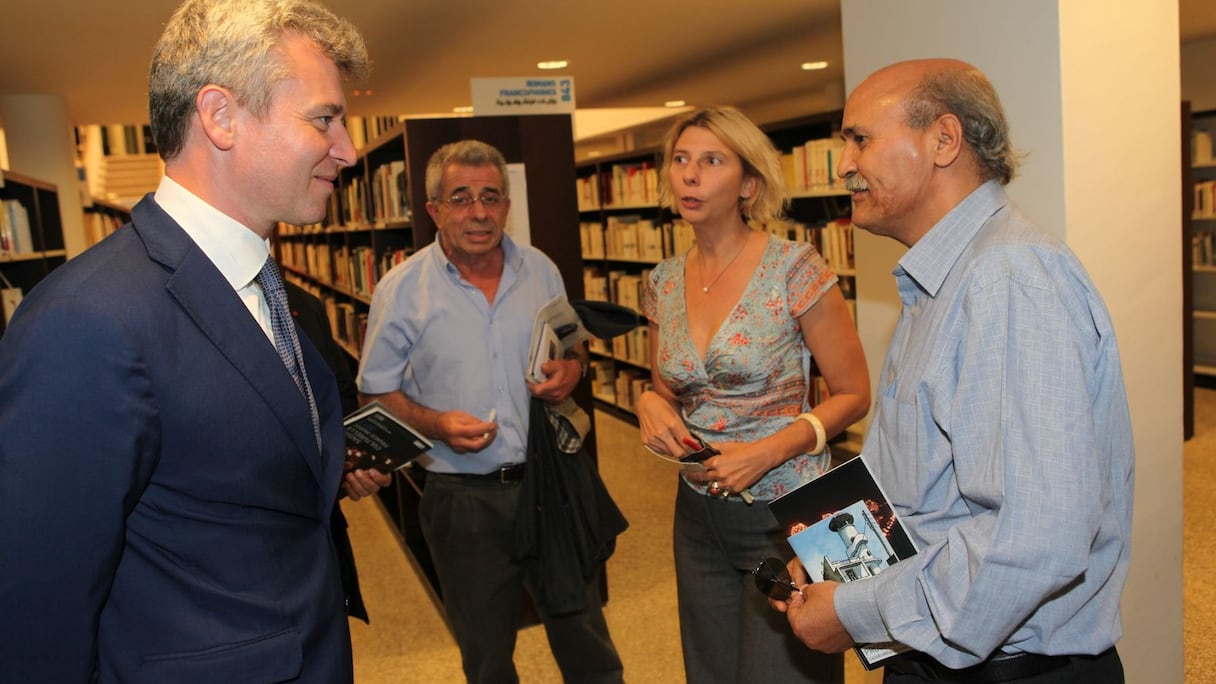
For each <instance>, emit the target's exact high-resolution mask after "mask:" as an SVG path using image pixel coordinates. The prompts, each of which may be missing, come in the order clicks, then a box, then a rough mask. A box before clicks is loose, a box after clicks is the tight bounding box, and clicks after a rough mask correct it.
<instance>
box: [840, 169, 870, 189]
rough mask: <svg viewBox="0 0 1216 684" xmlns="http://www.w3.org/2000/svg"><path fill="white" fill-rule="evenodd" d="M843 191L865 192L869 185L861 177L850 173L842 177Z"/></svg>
mask: <svg viewBox="0 0 1216 684" xmlns="http://www.w3.org/2000/svg"><path fill="white" fill-rule="evenodd" d="M844 189H845V190H848V191H849V192H865V191H866V190H869V189H870V184H869V183H867V182H866V181H865V179H864V178H862V177H861V176H858V175H857V174H855V173H850V174H849V175H847V176H845V177H844Z"/></svg>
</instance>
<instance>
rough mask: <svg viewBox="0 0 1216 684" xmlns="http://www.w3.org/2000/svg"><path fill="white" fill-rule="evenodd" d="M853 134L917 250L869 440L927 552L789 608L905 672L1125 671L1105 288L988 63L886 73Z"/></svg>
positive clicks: (860, 178) (1129, 456)
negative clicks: (1030, 184)
mask: <svg viewBox="0 0 1216 684" xmlns="http://www.w3.org/2000/svg"><path fill="white" fill-rule="evenodd" d="M842 132H843V137H844V139H845V142H846V148H845V152H844V155H843V157H842V159H841V162H840V165H839V167H838V169H837V172H838V174H839V175H840V176H841V177H842V178H844V179H845V183H846V187H847V188H848V189H849V190H850V191H852V193H853V195H852V199H853V222H854V223H855V224H856V225H858V226H861V227H862V228H865V229H866V230H868V231H870V232H872V233H874V234H876V235H885V236H888V237H891V238H893V239H895V240H897V241H899V242H900V243H902V244H904V245H906V246H907V247H908V252H907V253H906V254H905V255H904V256H903V258H901V259H900V260H899V264H898V266H897V267H896V269H895V271H894V274H895V278H896V281H897V284H898V287H899V293H900V298H901V300H902V302H903V310H902V312H901V315H900V318H899V322H898V324H897V325H896V328H895V333H894V336H893V338H892V341H891V347H890V349H889V351H888V353H887V357H886V361H885V363H884V365H883V370H882V375H881V376H880V380H879V387H878V393H877V395H878V402H877V405H876V408H875V413H874V419H873V422H872V423H871V425H870V429H869V433H868V434H867V435H866V439H865V456H864V457H865V459H866V461H867V462H868V463H869V465H870V467H871V468H872V469H873V471H874V473H875V477H877V478H878V480H879V482H880V483H881V484H882V486H883V488H884V489H885V490H886V492H887V494H888V496H889V497H890V498H891V500H892V503H893V504H894V505H895V508H896V511H897V513H898V514H899V515H900V516H901V517H902V519H903V521H904V523H905V525H906V527H907V529H908V531H909V533H910V534H911V535H912V537H913V539H914V541H915V542H916V544H917V547H918V549H919V553H918V554H917V555H915V556H913V557H912V558H909V559H906V560H903V561H901V562H899V563H897V564H896V565H894V566H892V567H891V568H890V569H888V570H887V571H885V572H884V573H882V574H881V575H878V576H877V577H875V578H872V579H868V580H866V581H864V582H854V583H848V584H836V583H833V582H822V583H817V584H813V585H809V586H805V587H803V588H802V592H803V594H804V595H805V598H803V596H801V595H799V594H797V593H795V594H794V596H793V597H792V598H791V599H790V601H789V602H788V603H784V602H782V603H778V602H774V603H773V605H774V607H775V608H777V609H778V610H782V611H785V612H786V613H787V617H788V618H789V621H790V624H791V626H792V627H793V628H794V632H795V633H796V634H797V635H798V637H799V638H800V639H801V640H802V641H803V642H804V643H806V644H807V645H808V646H809V647H811V648H813V649H816V650H820V651H826V652H839V651H843V650H845V649H847V648H849V647H851V646H853V645H854V644H866V643H881V642H897V643H900V644H903V645H905V646H907V647H909V648H911V649H912V652H911V653H910V654H908V655H905V656H902V657H900V658H899V659H897V660H896V661H892V662H890V663H889V664H888V665H887V667H886V671H885V678H884V681H885V682H888V683H891V682H895V683H903V682H921V681H950V682H997V681H1000V682H1035V683H1047V682H1069V683H1075V682H1122V681H1123V669H1122V665H1121V664H1120V661H1119V656H1118V654H1117V653H1116V651H1115V647H1114V646H1115V642H1116V641H1118V639H1119V637H1120V636H1122V627H1121V624H1120V614H1119V598H1120V594H1121V593H1122V591H1123V585H1124V582H1125V580H1126V578H1127V570H1128V561H1129V556H1130V541H1131V528H1132V483H1133V469H1134V453H1133V443H1132V432H1131V421H1130V417H1129V415H1128V407H1127V397H1126V393H1125V390H1124V386H1123V374H1122V370H1121V367H1120V362H1119V352H1118V349H1117V347H1116V344H1115V335H1114V330H1113V327H1112V324H1111V320H1110V316H1109V314H1108V313H1107V311H1106V307H1105V306H1104V305H1103V303H1102V299H1101V297H1100V296H1099V295H1098V293H1097V291H1096V290H1095V289H1094V285H1093V283H1092V282H1091V281H1090V279H1089V276H1088V275H1087V274H1086V272H1085V270H1084V268H1083V267H1082V266H1081V264H1080V263H1079V262H1078V261H1077V258H1076V256H1075V255H1073V253H1072V252H1071V251H1070V250H1069V249H1068V247H1067V246H1065V245H1064V244H1063V243H1062V242H1061V241H1060V240H1059V239H1057V238H1055V237H1053V236H1051V235H1049V234H1047V233H1046V232H1044V231H1043V230H1041V229H1039V228H1038V227H1037V226H1035V225H1034V224H1033V223H1031V221H1030V220H1029V219H1028V218H1027V217H1026V216H1024V215H1023V214H1021V213H1020V212H1019V211H1018V210H1017V209H1016V208H1014V207H1013V206H1012V205H1011V204H1010V202H1009V198H1008V197H1007V196H1006V194H1005V191H1004V189H1003V186H1004V185H1005V184H1007V183H1008V182H1009V181H1010V180H1011V179H1012V178H1013V175H1014V172H1015V169H1016V159H1015V156H1014V154H1013V152H1012V149H1011V147H1010V143H1009V139H1008V126H1007V124H1006V121H1005V116H1004V113H1003V112H1002V109H1001V105H1000V102H999V100H998V98H997V95H996V93H995V91H994V90H993V88H992V85H991V83H989V82H988V80H987V78H986V77H985V76H984V75H983V74H982V73H981V72H979V70H977V69H975V67H973V66H971V65H969V64H965V63H963V62H958V61H954V60H918V61H912V62H902V63H899V64H895V65H892V66H889V67H886V68H884V69H881V70H879V71H878V72H876V73H874V74H873V75H871V76H870V77H869V78H867V79H866V80H865V81H864V82H862V84H861V85H860V86H858V87H857V89H856V90H855V91H854V92H853V94H852V95H851V96H850V97H849V100H848V103H847V104H846V106H845V111H844V121H843V127H842ZM791 570H792V572H793V574H794V576H795V580H796V581H797V580H800V582H799V583H800V584H801V583H802V582H805V574H804V573H803V572H802V568H801V567H793V568H791Z"/></svg>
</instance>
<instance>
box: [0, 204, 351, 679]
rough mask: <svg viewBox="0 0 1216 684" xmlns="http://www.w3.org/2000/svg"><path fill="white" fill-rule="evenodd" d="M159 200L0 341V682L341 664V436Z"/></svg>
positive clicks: (314, 370) (332, 417) (330, 412)
mask: <svg viewBox="0 0 1216 684" xmlns="http://www.w3.org/2000/svg"><path fill="white" fill-rule="evenodd" d="M300 338H301V345H302V346H303V347H304V362H305V366H306V368H307V371H308V374H309V378H310V381H311V383H312V388H313V391H314V394H315V395H316V400H317V408H318V410H319V412H320V418H321V429H322V441H323V445H324V446H323V450H322V453H318V451H317V445H316V441H315V438H314V435H313V429H312V422H311V417H310V415H309V410H308V405H307V402H306V401H305V399H304V398H303V396H301V394H300V392H299V390H297V388H296V385H295V383H294V382H293V381H292V379H291V375H290V374H289V373H288V372H287V369H286V368H285V367H284V366H283V363H282V361H280V360H279V356H278V354H277V353H276V352H275V349H274V345H273V344H272V343H271V342H270V341H269V339H267V336H266V334H265V333H264V332H263V331H262V329H261V327H259V326H258V324H257V322H256V321H255V320H254V318H253V317H252V316H251V315H250V314H249V310H248V309H247V308H246V307H245V306H244V304H243V303H242V302H241V301H240V299H239V298H238V297H237V296H236V293H235V292H234V291H233V289H232V287H231V286H230V285H229V284H228V282H227V281H226V280H225V279H224V278H223V277H222V276H221V275H220V272H219V271H218V270H217V269H216V268H215V266H214V265H213V264H212V262H211V261H210V260H209V259H208V258H207V257H206V255H204V254H203V252H202V251H201V250H200V249H199V248H198V246H197V245H196V244H195V243H194V242H193V241H192V240H191V239H190V238H189V236H187V235H186V233H185V232H184V231H183V230H182V229H181V228H180V227H179V226H178V225H177V224H176V223H175V222H174V221H173V220H172V219H171V218H169V216H168V215H167V214H165V213H164V211H163V210H162V209H161V208H160V207H159V206H157V205H156V203H155V201H154V200H153V199H152V196H151V195H149V196H148V197H146V198H144V200H143V201H141V202H140V203H139V204H138V205H137V206H136V207H135V209H134V211H133V214H132V223H131V224H128V225H127V226H124V227H123V228H122V229H120V230H119V231H117V232H116V233H115V234H114V235H112V236H110V237H109V238H108V239H106V240H105V241H103V242H102V243H101V244H99V245H97V246H95V247H93V248H92V249H90V250H88V251H86V252H85V253H84V254H82V255H80V256H79V257H77V258H75V259H72V260H71V261H69V262H68V263H67V264H65V265H63V266H61V267H60V268H58V269H56V270H55V271H54V272H52V273H51V274H50V276H48V277H47V278H46V279H44V281H43V282H42V283H41V284H39V285H38V286H37V287H35V288H34V289H33V290H32V291H31V292H30V293H29V294H28V295H27V296H26V298H25V301H24V302H23V303H22V304H21V306H20V307H19V310H18V312H17V314H16V315H15V317H14V318H13V320H12V322H11V324H10V325H9V327H8V328H7V330H6V331H5V333H4V336H3V337H2V338H0V549H2V551H0V635H3V636H2V638H0V673H2V674H0V679H3V680H5V681H28V682H34V681H39V682H86V681H90V680H99V681H102V682H109V681H123V682H128V681H129V682H175V683H176V682H208V683H211V684H214V683H220V684H234V683H236V682H278V681H301V682H324V683H325V684H332V683H333V682H345V681H350V680H351V678H352V675H351V655H350V635H349V631H348V626H347V622H346V617H345V615H344V611H343V595H342V587H341V585H340V582H339V578H338V569H337V561H336V556H335V552H334V547H333V542H332V538H331V536H330V527H329V525H330V514H331V512H332V510H333V507H334V502H335V500H336V497H337V492H338V486H339V481H340V478H341V474H342V466H343V455H344V442H343V432H342V425H341V409H340V406H339V400H338V395H337V387H336V384H335V382H334V378H333V374H332V373H331V372H330V371H329V369H328V368H327V367H326V365H325V362H324V360H323V359H322V358H321V356H320V355H319V354H318V353H317V351H316V349H315V348H314V347H313V346H312V344H311V343H309V342H308V340H307V338H306V337H305V336H304V335H303V334H300Z"/></svg>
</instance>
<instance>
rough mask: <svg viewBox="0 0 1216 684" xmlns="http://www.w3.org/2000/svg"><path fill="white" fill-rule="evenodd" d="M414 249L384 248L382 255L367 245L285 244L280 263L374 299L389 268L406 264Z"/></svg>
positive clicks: (280, 253) (324, 281)
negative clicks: (402, 263) (379, 284)
mask: <svg viewBox="0 0 1216 684" xmlns="http://www.w3.org/2000/svg"><path fill="white" fill-rule="evenodd" d="M411 252H412V250H409V249H404V248H402V249H385V250H383V251H381V252H380V253H379V254H377V253H376V251H375V250H374V249H372V248H371V247H368V246H362V247H347V246H346V245H337V246H333V247H331V246H330V245H328V244H324V243H304V242H295V241H289V242H286V241H285V242H282V243H280V246H279V261H280V263H282V265H283V266H285V267H287V268H291V269H294V270H296V271H302V272H306V273H309V274H311V275H312V277H313V278H316V279H317V280H319V281H321V282H323V283H330V284H332V285H334V286H335V287H339V288H342V289H345V290H347V291H348V292H353V293H355V294H359V295H363V296H366V297H371V296H372V292H374V291H375V289H376V283H377V282H379V280H380V278H382V277H383V276H384V274H385V273H387V272H388V270H389V269H390V268H392V267H393V266H396V265H397V264H399V263H401V262H402V261H405V259H406V258H407V257H408V256H409V255H410V253H411Z"/></svg>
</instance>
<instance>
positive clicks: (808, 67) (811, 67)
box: [802, 62, 828, 71]
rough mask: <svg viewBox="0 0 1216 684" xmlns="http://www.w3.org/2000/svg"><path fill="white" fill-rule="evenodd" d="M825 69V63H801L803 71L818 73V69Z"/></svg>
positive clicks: (826, 65) (826, 66) (826, 64)
mask: <svg viewBox="0 0 1216 684" xmlns="http://www.w3.org/2000/svg"><path fill="white" fill-rule="evenodd" d="M826 68H828V63H827V62H803V63H802V70H803V71H818V70H820V69H826Z"/></svg>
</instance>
